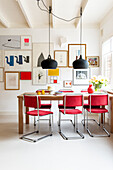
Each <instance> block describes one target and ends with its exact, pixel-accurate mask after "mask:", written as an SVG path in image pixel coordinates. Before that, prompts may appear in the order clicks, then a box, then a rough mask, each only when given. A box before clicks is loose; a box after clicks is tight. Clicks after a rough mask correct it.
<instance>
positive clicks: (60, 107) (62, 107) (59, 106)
mask: <svg viewBox="0 0 113 170" xmlns="http://www.w3.org/2000/svg"><path fill="white" fill-rule="evenodd" d="M58 108H59V109H64V105H63V104H58ZM66 108H68V109H69V108H70V109H75V107H73V106H72V107H71V106H67V107H66Z"/></svg>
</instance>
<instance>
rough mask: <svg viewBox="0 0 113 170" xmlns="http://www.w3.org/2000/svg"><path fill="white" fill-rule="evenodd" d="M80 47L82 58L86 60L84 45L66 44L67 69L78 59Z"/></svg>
mask: <svg viewBox="0 0 113 170" xmlns="http://www.w3.org/2000/svg"><path fill="white" fill-rule="evenodd" d="M80 46H81V50H82V51H81V54H82V58H83V59H86V44H68V53H69V54H68V67H72V64H73V61H75V60H77V59H79V58H80Z"/></svg>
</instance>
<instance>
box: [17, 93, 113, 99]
mask: <svg viewBox="0 0 113 170" xmlns="http://www.w3.org/2000/svg"><path fill="white" fill-rule="evenodd" d="M24 94H30V95H37V94H36V93H34V92H25V93H23V94H21V95H19V96H17V98H23V95H24ZM65 94H66V93H61V94H56V95H55V94H45V95H39V96H40V98H41V100H63V96H64V95H65ZM68 94H70V93H68ZM75 94H83V96H84V100H87V99H88V96H89V93H75ZM93 94H95V95H96V94H104V93H93ZM93 94H91V95H93ZM111 97H113V95H110V98H111Z"/></svg>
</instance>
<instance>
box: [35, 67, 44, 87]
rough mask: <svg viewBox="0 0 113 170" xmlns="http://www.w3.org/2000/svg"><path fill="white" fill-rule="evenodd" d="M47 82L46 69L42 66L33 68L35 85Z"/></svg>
mask: <svg viewBox="0 0 113 170" xmlns="http://www.w3.org/2000/svg"><path fill="white" fill-rule="evenodd" d="M46 82H47V73H46V70H44V69H42V68H41V67H36V68H33V85H43V84H44V85H45V84H46Z"/></svg>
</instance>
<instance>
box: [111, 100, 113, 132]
mask: <svg viewBox="0 0 113 170" xmlns="http://www.w3.org/2000/svg"><path fill="white" fill-rule="evenodd" d="M111 133H113V97H112V98H111Z"/></svg>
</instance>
